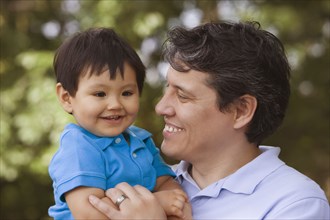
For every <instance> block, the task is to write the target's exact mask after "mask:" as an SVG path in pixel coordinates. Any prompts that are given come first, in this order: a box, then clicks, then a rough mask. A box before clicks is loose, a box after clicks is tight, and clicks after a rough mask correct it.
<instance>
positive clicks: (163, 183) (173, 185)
mask: <svg viewBox="0 0 330 220" xmlns="http://www.w3.org/2000/svg"><path fill="white" fill-rule="evenodd" d="M172 189H179V190H182V188H181V186H180V184H179V183H177V182H176V181H175V180H174V179H173V177H171V176H160V177H158V178H157V180H156V186H155V190H154V191H156V192H157V191H164V190H172Z"/></svg>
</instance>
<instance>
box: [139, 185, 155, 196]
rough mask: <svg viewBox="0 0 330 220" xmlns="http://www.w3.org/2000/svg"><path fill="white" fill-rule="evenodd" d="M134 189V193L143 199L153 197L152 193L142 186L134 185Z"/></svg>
mask: <svg viewBox="0 0 330 220" xmlns="http://www.w3.org/2000/svg"><path fill="white" fill-rule="evenodd" d="M134 189H135V191H136V193H137V194H139V195H143V196H145V197H154V195H153V194H152V192H150V191H149V190H148V189H147V188H145V187H143V186H140V185H135V186H134Z"/></svg>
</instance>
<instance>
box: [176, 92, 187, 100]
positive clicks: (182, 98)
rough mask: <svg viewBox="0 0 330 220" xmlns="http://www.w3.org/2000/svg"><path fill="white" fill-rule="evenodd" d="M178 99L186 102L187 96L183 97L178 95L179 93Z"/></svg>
mask: <svg viewBox="0 0 330 220" xmlns="http://www.w3.org/2000/svg"><path fill="white" fill-rule="evenodd" d="M178 98H179V99H180V100H183V101H186V100H188V99H189V98H188V97H187V96H184V95H182V94H180V93H178Z"/></svg>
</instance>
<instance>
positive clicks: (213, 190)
mask: <svg viewBox="0 0 330 220" xmlns="http://www.w3.org/2000/svg"><path fill="white" fill-rule="evenodd" d="M259 149H260V150H261V151H262V153H261V154H260V155H259V156H258V157H257V158H255V159H254V160H252V161H251V162H249V163H247V164H246V165H244V166H243V167H241V168H240V169H238V170H237V171H236V172H234V173H233V174H231V175H229V176H227V177H225V178H223V179H221V180H219V181H217V182H215V183H213V184H211V185H210V186H208V187H207V188H205V189H204V190H205V191H206V192H204V193H208V196H218V195H219V193H220V191H221V189H226V190H229V191H231V192H233V193H244V194H251V193H253V191H254V189H255V188H256V187H257V185H258V184H259V183H260V182H261V181H262V180H263V179H264V178H265V177H266V176H268V175H269V174H270V173H272V172H273V171H275V170H276V169H278V168H279V167H280V166H282V165H284V162H283V161H281V160H280V159H279V158H278V155H279V153H280V148H279V147H270V146H260V147H259ZM189 166H190V164H189V163H188V162H186V161H181V162H180V163H179V164H178V166H177V168H176V174H177V180H178V181H179V183H182V181H183V180H187V181H189V182H191V183H192V182H193V184H195V185H196V186H197V184H196V183H195V182H194V181H193V180H192V178H191V177H190V175H189V173H188V168H189ZM188 176H189V178H190V179H189V178H188ZM204 190H203V191H204ZM204 193H203V194H204Z"/></svg>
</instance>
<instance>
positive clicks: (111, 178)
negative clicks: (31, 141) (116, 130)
mask: <svg viewBox="0 0 330 220" xmlns="http://www.w3.org/2000/svg"><path fill="white" fill-rule="evenodd" d="M125 133H126V134H127V135H128V136H129V141H130V145H128V143H127V142H126V139H125V137H124V135H123V134H120V135H118V136H116V137H99V136H95V135H94V134H92V133H90V132H89V131H87V130H85V129H83V128H82V127H79V126H78V125H75V124H69V125H67V126H66V127H65V129H64V131H63V133H62V135H61V139H60V147H59V149H58V151H57V152H56V153H55V155H54V157H53V159H52V160H51V162H50V165H49V169H48V170H49V174H50V177H51V178H52V180H53V188H54V197H55V205H54V206H52V207H50V208H49V215H50V216H51V217H53V218H55V219H73V216H72V214H71V212H70V210H69V208H68V206H67V203H66V202H65V198H64V194H65V193H66V192H68V191H70V190H72V189H74V188H76V187H79V186H87V187H95V188H100V189H103V190H107V189H108V188H112V187H114V186H116V185H117V184H118V183H121V182H127V183H129V184H130V185H132V186H134V185H137V184H139V185H142V186H144V187H146V188H148V189H149V190H150V191H152V190H153V189H154V187H155V184H156V179H157V178H158V177H160V176H164V175H170V176H175V174H174V173H173V171H172V170H171V168H169V167H168V166H167V165H166V164H165V163H164V161H163V160H162V158H161V157H160V154H159V150H158V148H156V146H155V144H154V142H153V140H152V138H151V134H150V133H149V132H147V131H146V130H143V129H141V128H138V127H135V126H131V127H129V128H128V129H127V130H126V131H125Z"/></svg>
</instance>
